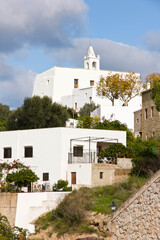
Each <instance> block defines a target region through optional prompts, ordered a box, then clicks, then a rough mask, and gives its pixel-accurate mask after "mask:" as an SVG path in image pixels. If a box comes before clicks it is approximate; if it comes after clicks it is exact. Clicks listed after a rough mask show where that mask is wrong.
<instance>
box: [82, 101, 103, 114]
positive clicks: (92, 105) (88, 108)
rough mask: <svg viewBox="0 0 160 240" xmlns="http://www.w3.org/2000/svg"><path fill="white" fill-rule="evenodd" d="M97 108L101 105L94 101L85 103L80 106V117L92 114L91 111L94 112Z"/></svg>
mask: <svg viewBox="0 0 160 240" xmlns="http://www.w3.org/2000/svg"><path fill="white" fill-rule="evenodd" d="M96 108H99V105H96V104H95V103H94V102H91V103H85V105H84V106H83V107H82V108H80V110H79V115H80V117H84V116H90V115H91V112H93V111H94V110H95V109H96Z"/></svg>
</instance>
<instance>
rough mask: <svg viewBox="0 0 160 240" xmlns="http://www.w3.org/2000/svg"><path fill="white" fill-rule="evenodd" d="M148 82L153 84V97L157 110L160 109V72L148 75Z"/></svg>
mask: <svg viewBox="0 0 160 240" xmlns="http://www.w3.org/2000/svg"><path fill="white" fill-rule="evenodd" d="M146 82H149V83H150V84H151V99H152V100H153V101H154V102H155V106H156V109H157V111H160V73H152V74H149V75H147V77H146Z"/></svg>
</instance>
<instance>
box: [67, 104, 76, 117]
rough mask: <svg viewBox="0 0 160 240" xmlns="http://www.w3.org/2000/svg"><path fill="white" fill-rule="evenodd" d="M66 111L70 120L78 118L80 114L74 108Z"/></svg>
mask: <svg viewBox="0 0 160 240" xmlns="http://www.w3.org/2000/svg"><path fill="white" fill-rule="evenodd" d="M66 110H67V112H68V115H69V118H74V119H77V118H78V114H77V112H76V111H75V110H74V109H73V108H67V107H66Z"/></svg>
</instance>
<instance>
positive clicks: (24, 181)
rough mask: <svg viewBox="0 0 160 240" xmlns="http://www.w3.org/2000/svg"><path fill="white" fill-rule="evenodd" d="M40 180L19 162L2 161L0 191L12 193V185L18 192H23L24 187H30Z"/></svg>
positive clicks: (0, 163)
mask: <svg viewBox="0 0 160 240" xmlns="http://www.w3.org/2000/svg"><path fill="white" fill-rule="evenodd" d="M38 179H39V178H38V177H37V176H36V174H35V173H34V172H33V171H32V170H31V169H29V166H25V165H24V164H23V163H21V162H20V161H19V159H18V160H14V161H3V160H0V190H1V191H2V192H3V191H6V192H8V191H12V187H11V185H12V184H14V185H15V186H16V188H17V189H16V190H17V191H21V188H22V187H23V186H25V187H26V186H28V185H29V184H30V183H32V182H36V181H37V180H38Z"/></svg>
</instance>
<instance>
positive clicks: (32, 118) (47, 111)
mask: <svg viewBox="0 0 160 240" xmlns="http://www.w3.org/2000/svg"><path fill="white" fill-rule="evenodd" d="M67 120H68V113H67V110H66V108H65V107H63V106H62V105H60V104H58V103H52V100H51V99H50V98H48V97H43V98H40V97H38V96H34V97H32V98H26V99H25V100H24V104H23V105H22V106H21V107H20V108H18V109H17V110H15V111H12V112H11V114H10V115H9V117H8V120H7V130H17V129H34V128H49V127H63V126H65V122H66V121H67Z"/></svg>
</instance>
